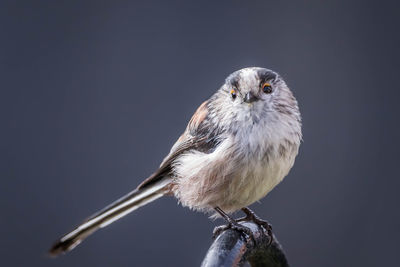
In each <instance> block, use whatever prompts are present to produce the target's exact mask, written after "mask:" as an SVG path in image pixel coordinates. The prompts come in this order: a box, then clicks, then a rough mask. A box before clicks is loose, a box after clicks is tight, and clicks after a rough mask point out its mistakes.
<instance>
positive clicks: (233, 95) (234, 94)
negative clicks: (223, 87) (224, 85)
mask: <svg viewBox="0 0 400 267" xmlns="http://www.w3.org/2000/svg"><path fill="white" fill-rule="evenodd" d="M230 93H231V96H232V98H233V99H235V98H236V96H237V95H236V90H235V89H232V90H231V92H230Z"/></svg>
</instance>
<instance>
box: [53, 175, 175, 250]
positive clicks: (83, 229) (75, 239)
mask: <svg viewBox="0 0 400 267" xmlns="http://www.w3.org/2000/svg"><path fill="white" fill-rule="evenodd" d="M170 182H171V179H170V178H164V179H161V180H159V181H158V182H157V183H154V184H153V185H151V186H148V187H145V188H139V189H135V190H133V191H132V192H130V193H129V194H127V195H126V196H124V197H122V198H120V199H118V200H117V201H115V202H113V203H112V204H111V205H109V206H107V207H106V208H104V209H102V210H101V211H99V212H97V213H96V214H94V215H92V216H91V217H90V218H88V219H87V220H85V221H84V222H83V223H82V224H80V225H79V226H77V227H76V228H75V229H74V230H73V231H71V232H70V233H68V234H66V235H64V236H63V237H62V238H61V239H60V240H58V241H57V242H56V243H55V244H54V245H53V246H52V247H51V249H50V251H49V253H50V255H52V256H57V255H59V254H60V253H64V252H67V251H69V250H71V249H73V248H74V247H76V246H77V245H79V243H81V242H82V241H83V240H84V239H85V238H86V237H88V236H89V235H91V234H92V233H94V232H95V231H96V230H98V229H99V228H103V227H105V226H107V225H109V224H110V223H112V222H114V221H116V220H118V219H120V218H122V217H124V216H125V215H127V214H128V213H130V212H132V211H134V210H136V209H137V208H139V207H141V206H144V205H146V204H148V203H150V202H152V201H154V200H156V199H158V198H160V197H162V196H163V195H164V194H165V188H166V187H167V186H168V185H169V183H170Z"/></svg>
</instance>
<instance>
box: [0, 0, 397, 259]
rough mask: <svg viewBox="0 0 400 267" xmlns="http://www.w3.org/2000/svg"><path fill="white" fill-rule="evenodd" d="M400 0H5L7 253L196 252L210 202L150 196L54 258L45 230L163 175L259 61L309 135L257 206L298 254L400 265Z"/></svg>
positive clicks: (182, 255)
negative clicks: (279, 82)
mask: <svg viewBox="0 0 400 267" xmlns="http://www.w3.org/2000/svg"><path fill="white" fill-rule="evenodd" d="M396 3H397V2H396V1H392V2H387V1H379V2H375V1H330V2H329V3H328V1H295V2H291V3H290V4H289V3H286V2H284V1H2V2H1V3H0V38H1V39H0V40H1V42H0V47H1V50H0V76H1V86H0V88H1V94H0V116H1V117H0V119H1V126H0V127H1V131H0V137H1V138H0V148H1V150H0V151H1V153H0V157H1V158H0V171H1V173H0V177H1V178H0V179H1V186H0V200H1V201H0V208H1V216H0V235H1V239H0V257H1V262H2V265H3V266H111V265H113V266H199V265H200V263H201V261H202V259H203V257H204V255H205V253H206V251H207V249H208V247H209V246H210V244H211V241H212V240H211V235H212V230H213V228H214V226H216V225H219V224H222V223H223V222H222V221H220V220H217V221H211V220H210V219H208V218H207V216H205V215H203V214H200V213H196V212H193V211H190V210H189V209H187V208H182V207H181V206H179V205H177V203H176V201H175V200H174V199H172V198H165V199H162V200H159V201H157V202H153V203H151V204H150V205H148V206H146V207H145V208H142V209H140V210H138V211H137V212H135V213H134V214H131V215H130V216H127V217H125V218H124V219H122V220H120V221H118V222H116V223H114V224H112V225H111V226H109V227H108V228H106V229H104V230H101V231H99V232H97V233H96V234H95V235H94V236H92V237H90V238H88V240H86V242H84V243H83V244H81V245H80V246H79V247H77V249H75V250H73V251H72V252H71V253H69V254H68V255H65V256H62V257H59V258H57V259H50V258H47V257H46V251H47V250H48V248H49V247H50V245H51V244H52V243H53V242H54V241H55V240H56V239H57V238H58V237H60V236H61V235H62V234H64V233H65V232H67V231H69V230H71V229H72V228H73V227H74V226H75V225H77V224H78V223H80V222H81V221H82V220H83V219H84V218H86V217H88V216H89V215H91V214H92V213H93V212H95V211H97V210H98V209H100V208H102V207H104V206H105V205H107V204H109V203H110V202H111V201H113V200H115V199H117V198H118V197H120V196H121V195H123V194H125V193H127V192H128V191H129V190H131V189H133V188H135V187H136V185H137V184H139V183H140V182H141V181H142V179H144V178H145V177H147V176H148V175H149V174H151V173H152V172H153V171H154V170H155V169H156V168H157V166H158V164H159V163H160V161H161V160H162V159H163V157H164V156H165V155H166V154H167V153H168V151H169V149H170V147H171V145H172V144H173V143H174V142H175V140H176V139H177V138H178V136H179V135H180V134H181V132H182V131H183V130H184V129H185V127H186V123H187V121H188V120H189V119H190V117H191V115H192V113H193V112H194V111H195V110H196V108H197V106H198V105H200V104H201V103H202V101H204V100H205V99H207V98H208V97H209V96H211V95H212V94H213V92H215V91H216V90H217V89H218V87H219V86H220V85H221V84H222V83H223V81H224V79H225V77H226V76H227V75H228V74H229V73H231V72H233V71H235V70H237V69H240V68H243V67H248V66H261V67H267V68H271V69H273V70H276V71H277V72H279V73H280V74H281V75H282V76H283V77H284V78H285V79H286V81H287V83H288V84H289V86H290V87H291V88H292V90H293V92H294V94H295V96H296V97H297V99H298V101H299V104H300V108H301V112H302V116H303V132H304V142H303V144H302V146H301V149H300V154H299V156H298V157H297V161H296V163H295V166H294V168H293V169H292V171H291V172H290V174H289V175H288V177H287V178H286V179H285V180H284V181H283V182H282V183H281V184H280V185H279V186H278V187H276V188H275V189H274V190H273V191H272V192H271V193H270V194H269V195H268V196H267V197H266V198H264V199H262V200H261V202H260V203H256V204H253V205H252V208H253V209H254V210H255V211H256V212H257V213H258V214H259V215H260V216H261V217H262V218H265V219H268V220H269V221H270V222H271V223H272V225H273V227H274V233H275V234H276V236H277V237H278V239H279V240H280V242H281V244H282V246H283V248H284V250H285V251H286V253H287V257H288V260H289V262H290V263H291V264H292V265H293V266H394V265H396V264H398V259H397V253H398V250H399V242H398V241H399V238H400V230H399V229H400V228H399V227H400V214H399V207H398V205H399V203H400V197H399V193H398V190H399V188H400V179H399V174H398V171H397V167H398V166H397V165H398V164H399V156H398V151H399V136H400V130H399V129H400V126H399V118H398V116H399V109H398V97H399V96H400V93H399V91H400V90H399V89H400V88H399V85H398V84H399V82H398V77H399V71H400V64H399V60H400V52H399V46H400V35H399V26H400V18H399V5H398V4H396Z"/></svg>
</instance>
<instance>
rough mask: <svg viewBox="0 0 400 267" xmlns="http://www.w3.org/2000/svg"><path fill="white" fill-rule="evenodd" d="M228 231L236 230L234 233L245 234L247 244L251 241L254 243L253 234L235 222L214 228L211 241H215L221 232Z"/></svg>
mask: <svg viewBox="0 0 400 267" xmlns="http://www.w3.org/2000/svg"><path fill="white" fill-rule="evenodd" d="M228 229H232V230H236V231H238V232H240V233H241V234H245V235H246V236H245V237H246V241H247V242H249V241H250V240H251V241H252V242H254V243H255V239H254V236H253V232H252V231H251V229H250V228H248V227H246V226H243V225H241V224H239V223H237V222H236V221H235V222H231V223H228V224H227V225H221V226H217V227H215V228H214V231H213V239H216V238H217V237H218V236H219V235H220V234H221V233H222V232H223V231H225V230H228Z"/></svg>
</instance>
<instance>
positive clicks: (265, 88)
mask: <svg viewBox="0 0 400 267" xmlns="http://www.w3.org/2000/svg"><path fill="white" fill-rule="evenodd" d="M262 90H263V92H264V93H266V94H270V93H272V86H271V84H270V83H264V84H263V86H262Z"/></svg>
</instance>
